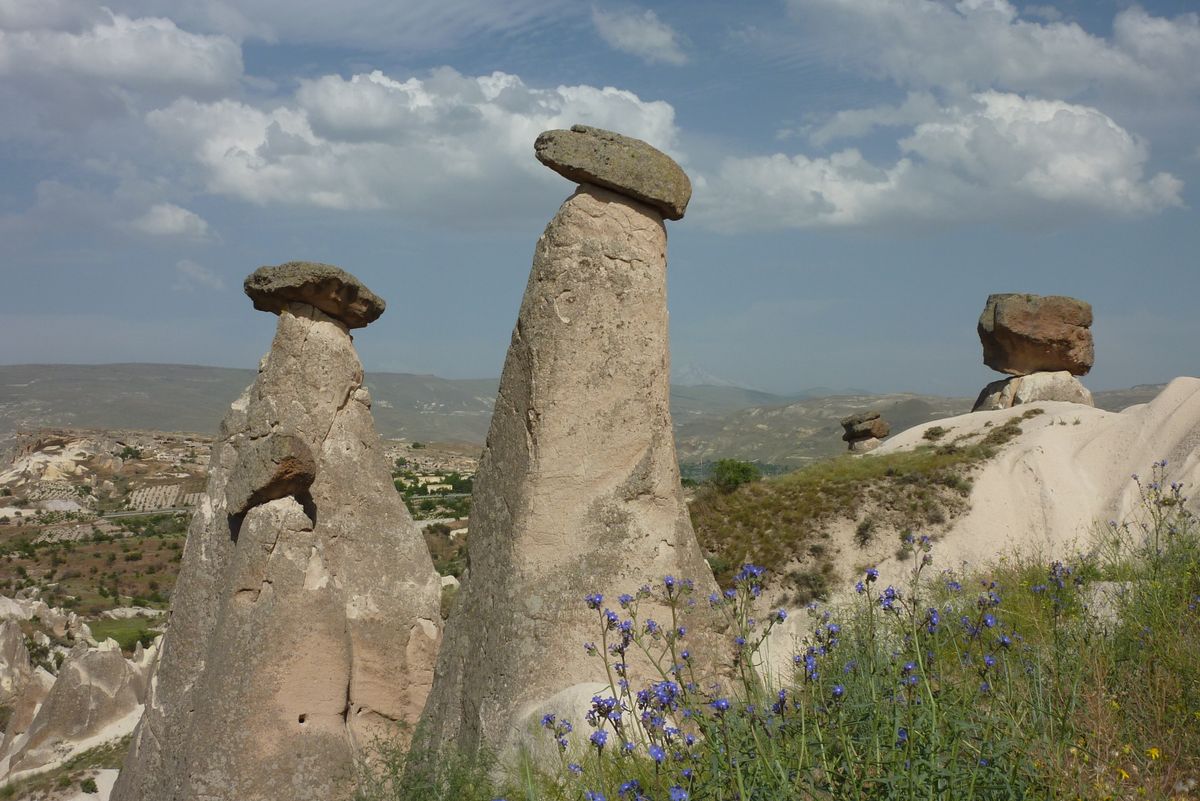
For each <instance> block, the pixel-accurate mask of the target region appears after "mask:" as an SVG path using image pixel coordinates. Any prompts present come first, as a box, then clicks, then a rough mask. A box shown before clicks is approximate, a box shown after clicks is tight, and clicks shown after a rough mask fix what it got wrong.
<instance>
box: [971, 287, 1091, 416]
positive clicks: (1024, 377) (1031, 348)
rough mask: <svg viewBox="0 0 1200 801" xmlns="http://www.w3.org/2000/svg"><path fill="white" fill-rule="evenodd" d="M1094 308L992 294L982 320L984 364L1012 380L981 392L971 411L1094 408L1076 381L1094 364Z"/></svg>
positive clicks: (1070, 300)
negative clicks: (1062, 405) (1047, 405)
mask: <svg viewBox="0 0 1200 801" xmlns="http://www.w3.org/2000/svg"><path fill="white" fill-rule="evenodd" d="M1091 325H1092V307H1091V306H1090V305H1089V304H1087V303H1085V302H1084V301H1082V300H1076V299H1075V298H1068V297H1064V296H1062V295H1049V296H1045V297H1043V296H1041V295H1016V294H1004V295H989V296H988V299H987V304H986V305H985V306H984V309H983V314H982V315H980V317H979V325H978V331H979V340H980V342H982V343H983V362H984V364H986V365H987V366H988V367H991V368H992V369H994V370H999V371H1000V372H1002V373H1008V374H1009V375H1011V376H1013V377H1012V378H1005V379H1002V380H1000V381H993V382H992V383H990V384H988V385H987V386H986V387H984V388H983V391H982V392H980V393H979V397H978V398H977V399H976V401H975V406H974V408H973V409H972V411H975V412H980V411H991V410H994V409H1008V408H1011V407H1013V406H1017V405H1019V404H1022V403H1033V402H1035V401H1067V402H1070V403H1079V404H1082V405H1084V406H1093V405H1094V404H1093V402H1092V393H1091V392H1089V391H1088V390H1087V388H1086V387H1084V385H1083V384H1081V383H1080V382H1079V379H1078V378H1076V377H1075V376H1080V375H1085V374H1086V373H1087V372H1088V371H1089V370H1091V369H1092V363H1093V362H1094V360H1095V353H1094V347H1093V345H1092V331H1091Z"/></svg>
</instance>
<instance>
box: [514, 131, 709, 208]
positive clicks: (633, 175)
mask: <svg viewBox="0 0 1200 801" xmlns="http://www.w3.org/2000/svg"><path fill="white" fill-rule="evenodd" d="M533 152H534V155H535V156H537V160H538V161H540V162H541V163H542V164H545V165H546V166H547V167H549V168H550V169H552V170H554V171H555V172H557V173H558V174H559V175H561V176H563V177H564V178H567V179H569V180H572V181H575V182H577V183H581V184H595V185H597V186H602V187H604V188H606V189H611V190H612V191H614V192H619V193H620V194H622V195H625V196H627V197H631V198H633V199H634V200H639V201H641V202H642V203H646V204H648V205H650V206H653V207H654V208H656V209H658V210H659V211H660V212H661V213H662V215H663V217H666V218H667V219H668V220H679V219H682V218H683V214H684V212H685V211H686V210H687V204H688V201H689V200H691V198H692V182H691V181H690V180H688V177H687V173H685V172H684V171H683V169H682V168H681V167H680V166H679V165H678V164H676V163H675V161H674V160H673V159H672V158H671V157H670V156H668V155H667V154H665V153H663V152H662V151H661V150H658V149H657V148H654V147H651V146H650V145H648V144H646V143H645V142H643V141H642V140H640V139H634V138H632V137H629V136H622V135H621V134H619V133H613V132H612V131H606V130H604V129H603V128H592V127H590V126H587V125H573V126H571V130H569V131H563V130H556V131H546V132H545V133H543V134H542V135H541V136H539V137H538V138H537V141H536V142H534V143H533Z"/></svg>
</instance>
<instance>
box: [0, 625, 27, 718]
mask: <svg viewBox="0 0 1200 801" xmlns="http://www.w3.org/2000/svg"><path fill="white" fill-rule="evenodd" d="M32 677H33V665H32V664H31V663H30V661H29V649H27V648H26V647H25V634H24V633H23V632H22V631H21V626H20V625H19V624H18V623H17V622H16V621H15V620H6V621H4V624H3V625H0V704H3V705H8V704H11V703H12V702H13V701H15V700H16V699H17V698H20V697H21V693H22V692H24V690H25V685H27V684H28V683H29V682H30V680H31V679H32Z"/></svg>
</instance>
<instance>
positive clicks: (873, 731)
mask: <svg viewBox="0 0 1200 801" xmlns="http://www.w3.org/2000/svg"><path fill="white" fill-rule="evenodd" d="M1164 469H1165V463H1161V462H1160V463H1158V464H1156V465H1155V468H1154V475H1152V476H1151V477H1150V479H1149V480H1147V481H1146V482H1145V483H1142V482H1139V488H1140V490H1141V497H1142V508H1141V510H1140V513H1139V514H1138V515H1137V516H1136V517H1134V518H1133V519H1131V520H1129V521H1125V522H1123V523H1120V524H1117V523H1113V524H1110V526H1109V527H1108V529H1107V530H1106V533H1105V538H1104V539H1105V542H1104V545H1105V547H1104V548H1102V549H1100V550H1099V551H1098V552H1097V554H1096V555H1092V556H1087V555H1083V556H1080V557H1079V558H1078V559H1077V560H1073V563H1072V564H1066V563H1064V562H1061V561H1054V562H1050V563H1049V564H1047V563H1046V562H1044V561H1041V560H1038V559H1036V558H1032V557H1027V558H1009V559H1006V560H1001V561H1000V562H999V563H998V564H996V565H995V566H993V567H992V568H990V569H988V570H985V571H983V572H980V573H977V574H973V575H970V576H964V575H958V574H955V573H954V572H952V571H941V572H935V571H934V570H933V569H932V568H931V567H930V564H931V560H930V550H931V549H932V547H933V544H932V542H931V541H930V540H929V539H928V538H925V537H921V538H917V539H910V540H909V542H908V543H907V546H908V548H909V553H910V554H911V557H912V563H911V564H912V570H911V574H910V579H909V581H908V582H907V583H906V584H904V585H903V586H886V587H883V586H881V584H882V582H881V581H879V577H878V573H877V572H876V571H874V570H873V569H870V570H867V571H866V573H865V575H863V577H862V579H861V580H860V581H859V582H858V584H857V586H856V594H855V595H853V596H852V597H853V599H854V600H853V602H851V603H849V604H846V605H843V606H839V607H831V608H829V609H822V608H820V607H818V606H816V605H813V606H812V607H810V608H809V610H808V616H809V617H808V622H807V625H806V628H807V630H808V634H807V635H806V636H805V638H804V640H803V642H802V643H801V645H800V648H799V651H798V652H797V653H796V654H795V657H794V659H793V660H792V664H793V665H794V670H792V671H789V672H788V673H787V674H786V675H771V673H770V672H769V671H766V670H764V669H762V668H763V666H764V658H763V657H764V648H763V644H764V642H765V641H766V635H767V633H768V631H769V630H770V629H771V628H772V627H773V626H776V625H779V624H780V623H782V622H783V621H784V620H785V618H786V615H785V614H784V613H783V612H782V611H776V612H770V611H768V610H756V609H755V607H756V599H758V598H760V597H761V595H762V591H763V580H764V579H763V575H764V571H763V570H762V569H761V568H756V567H753V566H749V565H747V566H743V567H742V568H741V569H740V570H739V571H738V573H737V574H736V575H735V577H734V581H733V587H732V588H731V589H730V590H729V591H727V592H726V594H725V596H724V597H713V598H711V599H707V600H706V599H694V598H691V597H690V596H691V593H690V588H689V584H688V583H687V582H686V581H684V580H679V579H674V578H671V577H666V578H665V579H664V580H663V581H662V582H660V584H659V585H658V586H657V587H655V588H653V589H651V588H646V589H643V590H640V591H638V592H637V593H636V594H635V595H627V596H622V597H620V598H604V597H602V596H599V595H594V594H593V595H587V596H585V597H583V598H581V600H580V603H583V604H586V605H587V606H588V607H590V608H591V609H593V610H595V614H596V615H597V635H596V638H595V641H596V643H597V644H598V645H597V646H595V647H594V648H593V652H594V653H595V655H596V658H597V659H603V660H604V662H605V665H606V667H607V669H608V671H609V675H610V683H609V687H608V689H607V691H604V692H601V693H599V694H598V695H597V696H596V697H594V698H593V699H592V705H591V709H590V711H589V712H588V714H587V715H586V716H585V718H584V719H580V720H563V719H562V718H560V717H555V716H552V715H547V716H546V717H545V718H543V719H542V725H543V727H544V728H545V729H546V732H545V736H546V737H547V738H548V742H551V743H553V742H555V741H557V743H558V745H559V749H560V753H561V766H560V767H559V768H558V769H554V768H553V766H546V765H543V766H541V767H542V768H543V770H542V771H539V770H538V769H537V768H536V767H535V766H534V765H533V764H531V763H529V762H528V761H526V762H525V763H524V764H522V765H521V766H519V767H518V769H517V770H516V771H515V772H512V773H510V774H508V775H507V777H506V780H505V781H504V782H503V786H500V787H497V786H493V785H491V784H490V783H489V782H488V781H487V777H488V775H489V773H488V771H487V769H486V768H487V767H488V766H490V764H491V763H489V762H487V761H485V762H484V763H483V769H480V766H478V765H473V764H472V763H471V762H469V761H450V762H444V763H441V766H440V767H435V769H433V770H432V771H425V772H421V773H419V775H417V776H416V777H415V778H416V779H418V780H419V782H418V784H416V785H411V786H410V785H408V784H406V779H405V775H404V773H403V771H400V772H396V771H393V772H392V773H391V776H392V777H393V778H394V779H395V781H394V782H391V783H387V782H385V783H382V784H377V785H373V786H371V787H369V788H368V789H367V790H364V792H363V793H362V794H360V796H359V798H360V799H361V801H383V800H384V799H389V801H396V800H398V799H416V798H421V799H450V798H455V799H463V800H464V801H486V799H490V798H496V797H497V795H503V796H504V797H506V798H508V799H511V800H512V801H515V800H516V799H525V800H526V801H700V800H701V799H705V800H710V799H711V801H726V800H728V801H732V800H733V799H740V801H752V800H754V799H763V800H764V801H766V799H771V801H790V800H791V799H796V801H799V799H806V800H807V799H826V800H827V801H851V800H852V799H853V800H854V801H860V800H862V801H865V799H872V800H873V801H874V800H875V799H897V800H899V799H904V800H905V801H909V800H911V801H915V800H916V799H933V800H934V801H951V800H953V801H959V799H963V800H964V801H970V800H971V799H987V800H989V801H990V800H991V799H1014V800H1015V799H1026V798H1039V799H1043V798H1044V799H1089V800H1090V799H1096V801H1099V800H1100V799H1133V798H1159V799H1173V800H1174V799H1179V800H1180V801H1182V799H1186V798H1192V797H1195V790H1196V788H1197V786H1198V782H1200V529H1198V527H1197V521H1196V520H1195V518H1194V517H1193V516H1192V515H1191V514H1190V513H1188V512H1187V511H1186V509H1185V507H1184V498H1183V494H1182V487H1180V486H1179V485H1171V486H1167V485H1166V484H1165V483H1164V481H1163V478H1162V476H1163V474H1164ZM1114 579H1119V580H1120V581H1119V582H1115V581H1113V580H1114ZM584 591H586V590H584ZM651 595H652V596H654V598H655V600H656V601H657V602H658V603H662V604H666V605H667V606H668V607H669V608H670V610H671V613H670V617H671V622H670V623H667V622H666V620H665V619H664V620H663V621H662V622H658V623H656V622H655V621H652V620H649V619H647V618H645V617H644V616H641V615H639V613H638V607H639V605H640V604H641V603H642V601H643V600H644V599H645V598H647V597H649V596H651ZM692 601H695V602H697V603H710V604H712V605H714V606H715V607H716V608H718V609H719V610H721V611H722V612H723V613H724V614H725V615H727V618H728V621H729V623H730V625H731V628H732V630H731V632H730V635H731V640H732V641H731V642H730V645H729V647H730V651H731V653H732V655H733V662H732V665H733V670H732V671H731V675H732V676H733V678H731V679H727V680H726V681H725V682H724V683H722V684H719V685H713V684H711V683H710V681H709V678H711V677H700V676H697V675H696V674H695V673H694V672H693V669H692V665H693V664H698V663H702V662H703V661H704V660H703V659H700V658H693V656H692V655H691V653H690V651H689V649H690V648H691V647H692V643H694V642H697V640H696V638H695V633H694V632H688V631H687V630H686V626H684V627H680V626H681V624H686V621H687V617H686V616H687V610H688V608H689V607H690V605H691V603H692ZM676 616H678V617H679V620H678V621H676V620H675V618H676ZM664 617H665V616H664ZM756 620H757V622H756ZM635 660H636V661H638V662H640V663H641V664H646V663H651V664H653V665H656V666H657V675H656V677H655V678H654V679H652V680H651V681H650V682H648V683H646V684H644V685H635V684H632V678H631V683H629V684H627V683H625V682H624V680H623V679H624V676H625V675H626V671H625V669H624V668H623V667H622V666H623V665H625V664H627V663H630V664H631V663H633V662H634V661H635ZM631 675H632V674H631ZM551 738H552V739H551ZM393 764H395V763H393ZM492 775H494V774H492Z"/></svg>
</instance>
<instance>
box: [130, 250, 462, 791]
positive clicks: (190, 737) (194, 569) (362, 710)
mask: <svg viewBox="0 0 1200 801" xmlns="http://www.w3.org/2000/svg"><path fill="white" fill-rule="evenodd" d="M297 269H298V268H296V267H295V265H294V264H293V265H288V266H287V269H286V270H285V271H284V272H285V275H284V277H285V278H286V279H287V280H285V281H282V282H275V283H279V284H281V285H282V287H283V288H281V289H280V290H279V295H277V296H274V297H272V296H262V295H260V296H257V297H255V305H256V306H259V305H260V303H261V304H262V306H265V307H266V308H272V309H275V310H276V311H277V312H278V313H279V325H278V328H277V331H276V335H275V340H274V342H273V343H272V346H271V351H270V353H269V354H268V355H267V357H266V359H265V360H264V362H263V364H262V366H261V367H260V370H259V375H258V379H257V380H256V381H255V383H254V385H253V386H252V387H251V388H250V389H249V390H248V391H247V392H246V393H245V394H244V395H243V396H242V397H241V398H240V399H239V400H238V401H237V402H235V403H234V405H233V408H232V409H231V410H230V412H229V414H228V416H227V417H226V418H225V420H224V422H223V423H222V428H221V433H220V436H219V439H218V440H217V442H216V443H215V445H214V448H213V456H212V460H211V469H210V475H209V483H208V488H207V490H206V493H205V496H204V498H203V499H202V501H201V503H200V505H199V508H198V510H197V512H196V515H195V518H194V519H193V521H192V526H191V529H190V530H189V532H188V540H187V545H186V547H185V549H184V556H183V564H182V567H181V570H180V576H179V580H178V583H177V585H176V589H175V594H174V597H173V599H172V608H171V617H170V621H169V628H168V633H167V635H166V637H165V638H164V643H163V652H162V659H161V664H160V667H159V669H158V675H157V680H156V682H155V689H154V691H153V692H152V693H151V696H150V698H149V699H148V702H147V705H146V707H147V708H146V713H145V715H144V716H143V719H142V722H141V723H140V725H139V727H138V729H137V731H136V732H135V735H134V739H133V744H132V747H131V750H130V753H129V756H128V757H127V759H126V762H125V766H124V769H123V770H122V772H121V776H120V778H119V779H118V782H117V785H116V787H115V788H114V790H113V795H112V799H113V801H185V799H186V800H187V801H192V800H193V799H201V798H202V799H206V801H267V800H268V799H270V800H271V801H278V799H282V798H287V799H297V801H303V800H306V799H313V800H314V801H315V800H316V799H321V801H326V800H327V799H346V798H349V797H350V796H351V794H352V791H353V788H352V784H351V780H352V776H353V770H354V763H355V760H356V758H357V757H359V756H361V749H362V748H364V747H367V746H370V745H371V741H372V739H373V738H374V737H375V736H377V735H380V736H384V737H387V736H390V735H393V734H394V728H395V727H394V723H396V722H404V723H407V724H413V723H415V722H416V720H417V719H418V717H419V715H420V713H421V709H422V707H423V706H424V703H425V699H426V697H427V695H428V692H429V687H430V685H431V683H432V678H433V666H434V661H435V658H436V649H437V646H438V641H439V636H440V632H439V625H438V623H439V620H440V617H439V599H440V582H439V580H438V576H437V573H436V572H435V571H434V569H433V563H432V561H431V559H430V557H429V552H428V550H427V549H426V547H425V543H424V541H423V539H422V538H421V536H420V534H419V532H418V531H417V529H416V527H415V526H414V525H413V522H412V519H411V517H410V516H409V514H408V511H407V510H406V509H405V507H404V504H403V502H402V500H401V498H400V496H399V494H397V493H396V491H395V488H394V486H393V485H392V479H391V473H390V471H389V469H388V465H387V462H386V460H385V458H384V455H383V450H382V447H381V443H380V439H379V435H378V434H377V433H376V431H375V427H374V424H373V421H372V419H371V413H370V397H369V395H368V393H367V391H366V389H365V388H364V387H363V385H362V381H363V372H362V366H361V364H360V363H359V360H358V356H357V355H356V353H355V350H354V345H353V342H352V340H351V337H350V335H349V333H348V330H347V329H348V326H350V325H352V323H350V322H346V321H345V320H343V319H340V318H337V317H332V316H330V315H329V314H327V313H326V312H325V311H322V310H320V309H318V308H316V307H315V306H313V305H310V304H308V303H304V302H300V301H297V300H294V299H291V295H290V294H289V293H291V292H292V288H293V287H294V286H295V285H297V284H298V285H301V286H306V285H308V283H310V282H308V280H307V279H306V278H305V277H304V275H302V274H300V275H297V273H296V270H297ZM264 272H265V273H266V274H265V276H263V278H264V280H260V281H255V282H254V285H255V287H256V288H257V289H256V291H259V290H261V288H262V287H263V286H271V285H273V282H272V280H271V274H270V268H266V269H265V270H260V271H259V272H258V273H255V276H260V275H262V274H264ZM338 272H339V273H340V271H338ZM330 275H331V273H330V272H329V271H328V270H324V269H322V270H320V271H319V275H316V278H317V279H319V280H317V283H319V284H321V285H322V286H325V284H324V283H323V282H326V281H328V280H330V279H329V276H330ZM252 278H253V276H252ZM314 280H315V279H314ZM249 283H250V282H248V284H249ZM359 286H361V285H359ZM362 289H365V288H362ZM322 291H323V292H325V293H326V295H327V296H333V297H345V296H348V295H349V294H352V293H350V292H349V290H346V289H345V288H339V287H337V286H336V285H335V286H332V287H329V286H325V289H323V290H322ZM247 293H248V294H251V295H252V296H253V295H254V293H253V292H251V291H250V289H249V287H248V289H247ZM355 297H360V298H361V297H363V292H362V290H361V289H360V290H355ZM372 297H373V296H372ZM379 308H380V310H381V309H382V306H380V307H379Z"/></svg>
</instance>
